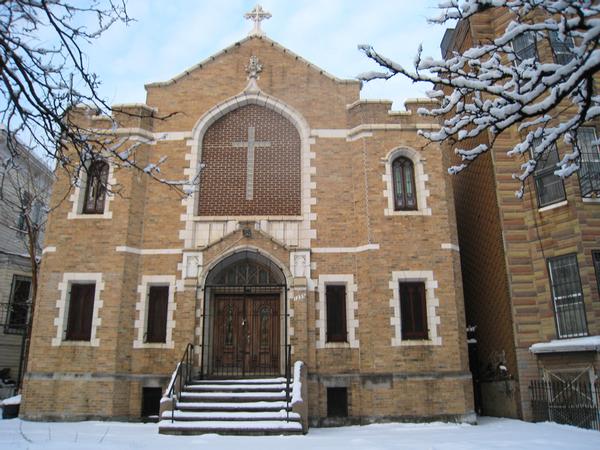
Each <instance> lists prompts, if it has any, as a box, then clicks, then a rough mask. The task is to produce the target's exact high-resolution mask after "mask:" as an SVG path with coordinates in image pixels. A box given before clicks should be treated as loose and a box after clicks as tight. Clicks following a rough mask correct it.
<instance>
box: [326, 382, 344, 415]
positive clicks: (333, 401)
mask: <svg viewBox="0 0 600 450" xmlns="http://www.w3.org/2000/svg"><path fill="white" fill-rule="evenodd" d="M327 417H348V388H345V387H329V388H327Z"/></svg>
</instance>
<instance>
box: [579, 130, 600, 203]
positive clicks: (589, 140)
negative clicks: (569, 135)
mask: <svg viewBox="0 0 600 450" xmlns="http://www.w3.org/2000/svg"><path fill="white" fill-rule="evenodd" d="M597 140H598V138H597V136H596V129H595V128H593V127H581V128H579V130H578V131H577V143H578V144H579V151H580V152H581V155H580V158H581V159H580V167H579V186H580V187H581V196H582V197H592V196H594V195H598V194H600V147H599V146H598V144H597Z"/></svg>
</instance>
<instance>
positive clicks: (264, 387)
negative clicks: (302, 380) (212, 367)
mask: <svg viewBox="0 0 600 450" xmlns="http://www.w3.org/2000/svg"><path fill="white" fill-rule="evenodd" d="M286 388H287V385H286V384H285V383H268V384H267V383H251V384H245V383H244V384H242V383H230V384H225V383H220V384H207V383H203V384H194V385H188V386H186V388H185V390H186V392H207V391H214V392H241V391H246V392H269V391H276V392H280V391H285V389H286Z"/></svg>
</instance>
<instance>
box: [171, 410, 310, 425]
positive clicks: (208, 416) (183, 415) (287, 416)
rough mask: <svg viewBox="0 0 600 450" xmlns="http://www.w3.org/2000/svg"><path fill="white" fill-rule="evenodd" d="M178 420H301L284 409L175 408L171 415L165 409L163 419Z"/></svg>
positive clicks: (298, 415)
mask: <svg viewBox="0 0 600 450" xmlns="http://www.w3.org/2000/svg"><path fill="white" fill-rule="evenodd" d="M171 417H173V419H174V420H176V421H255V422H258V421H262V420H269V421H272V420H286V421H288V420H289V421H294V422H297V421H299V420H300V414H298V413H295V412H289V413H287V412H286V411H285V410H284V409H282V410H279V411H263V410H261V411H214V410H213V411H180V410H175V413H174V414H173V415H172V416H171V411H165V412H164V413H163V415H162V419H163V420H169V421H170V420H171Z"/></svg>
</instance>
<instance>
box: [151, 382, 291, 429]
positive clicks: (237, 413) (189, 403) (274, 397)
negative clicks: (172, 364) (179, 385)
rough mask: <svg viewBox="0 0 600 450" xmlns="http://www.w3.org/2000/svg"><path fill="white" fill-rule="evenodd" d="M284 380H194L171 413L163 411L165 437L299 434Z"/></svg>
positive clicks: (162, 426)
mask: <svg viewBox="0 0 600 450" xmlns="http://www.w3.org/2000/svg"><path fill="white" fill-rule="evenodd" d="M288 387H289V386H288V383H286V379H285V378H252V379H244V380H195V381H193V382H192V383H189V384H187V385H186V386H185V387H184V388H183V392H181V393H180V394H179V396H178V399H177V401H176V402H175V405H174V406H175V410H174V411H164V412H163V413H162V417H161V419H162V420H161V421H160V422H159V432H160V433H164V434H204V433H218V434H238V435H279V434H300V433H302V424H301V418H300V415H299V414H298V413H295V412H292V411H291V405H290V403H289V400H290V393H289V391H288Z"/></svg>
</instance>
